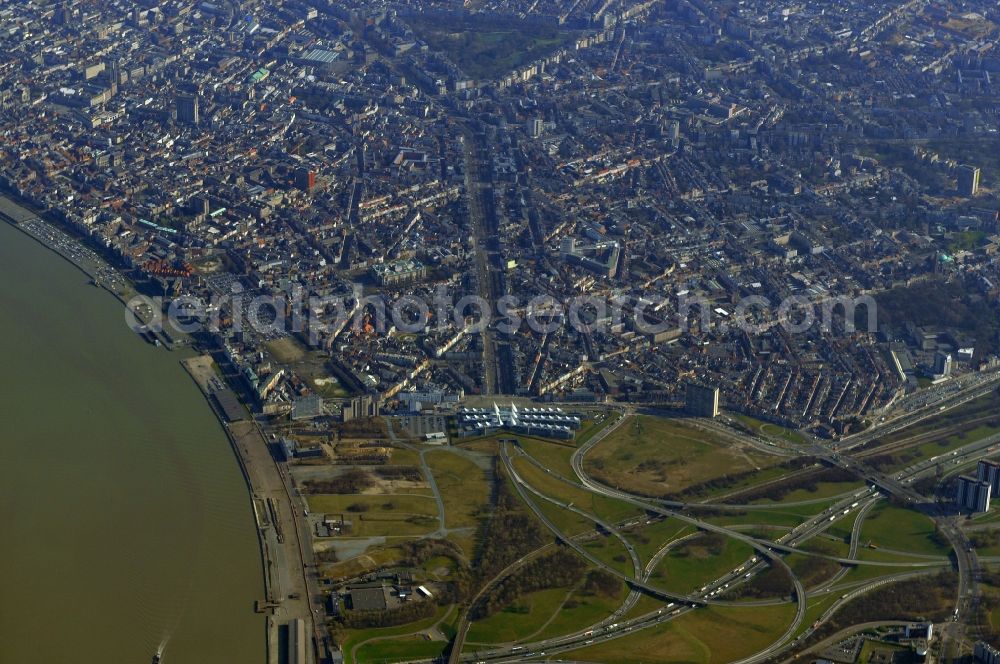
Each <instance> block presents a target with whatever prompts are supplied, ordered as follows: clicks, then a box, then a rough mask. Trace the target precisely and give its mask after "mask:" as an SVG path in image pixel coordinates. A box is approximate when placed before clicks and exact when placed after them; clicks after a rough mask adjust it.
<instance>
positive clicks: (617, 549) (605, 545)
mask: <svg viewBox="0 0 1000 664" xmlns="http://www.w3.org/2000/svg"><path fill="white" fill-rule="evenodd" d="M583 548H585V549H586V550H587V551H589V552H590V553H591V554H592V555H594V556H595V557H596V558H597V559H598V560H600V561H601V562H603V563H604V564H605V565H607V566H609V567H613V568H615V569H616V570H618V571H619V572H621V573H622V574H626V575H628V576H633V575H634V574H635V571H634V570H633V568H632V558H631V557H629V555H628V551H626V550H625V545H624V544H622V542H621V540H619V539H618V538H617V537H615V536H614V535H608V536H607V537H604V536H598V537H597V538H596V539H593V540H588V541H586V542H584V543H583Z"/></svg>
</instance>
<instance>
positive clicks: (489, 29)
mask: <svg viewBox="0 0 1000 664" xmlns="http://www.w3.org/2000/svg"><path fill="white" fill-rule="evenodd" d="M406 20H407V23H409V25H410V27H411V28H412V29H413V31H414V32H415V33H416V34H417V36H418V37H419V38H420V39H422V40H424V41H426V42H427V44H428V45H429V46H430V47H431V48H432V49H434V50H435V51H441V52H443V53H444V54H446V55H448V56H449V57H450V58H451V59H452V60H453V61H454V62H457V63H461V67H462V70H463V71H464V72H465V73H466V74H468V75H469V76H471V77H472V78H474V79H492V78H497V77H499V76H503V75H505V74H507V73H509V72H511V71H512V70H514V69H516V68H517V67H520V66H522V65H524V64H527V63H529V62H532V61H534V60H537V59H539V58H542V57H544V56H545V55H547V54H549V53H551V52H553V51H555V50H557V49H558V48H559V47H561V46H564V45H566V44H568V43H570V42H571V41H572V40H573V39H574V38H575V33H573V32H570V31H567V30H562V29H558V28H555V27H552V28H549V27H543V26H528V25H526V24H524V23H517V24H513V23H512V24H509V25H508V24H498V23H497V22H496V20H492V21H487V20H481V19H478V17H476V16H475V15H469V16H467V17H463V18H462V19H455V18H451V17H446V16H441V15H434V16H431V15H427V16H420V17H416V16H409V17H407V19H406Z"/></svg>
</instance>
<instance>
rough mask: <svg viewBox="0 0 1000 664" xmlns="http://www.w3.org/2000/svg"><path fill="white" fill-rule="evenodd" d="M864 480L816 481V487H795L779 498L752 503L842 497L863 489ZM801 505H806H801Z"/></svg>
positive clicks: (765, 503) (764, 503)
mask: <svg viewBox="0 0 1000 664" xmlns="http://www.w3.org/2000/svg"><path fill="white" fill-rule="evenodd" d="M864 487H865V483H864V482H817V483H816V489H815V490H814V491H810V490H809V489H796V490H795V491H791V492H789V493H787V494H786V495H785V496H783V497H782V498H781V499H780V500H771V499H770V498H762V499H760V500H755V501H753V503H752V504H754V505H783V504H788V503H796V502H802V501H806V500H820V499H824V498H835V497H843V496H844V495H845V494H847V493H851V492H854V491H857V490H858V489H863V488H864ZM802 507H806V506H805V505H802Z"/></svg>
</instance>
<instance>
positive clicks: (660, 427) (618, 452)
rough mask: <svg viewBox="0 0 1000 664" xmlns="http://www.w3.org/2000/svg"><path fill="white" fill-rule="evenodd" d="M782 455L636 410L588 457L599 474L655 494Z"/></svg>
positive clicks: (765, 464) (608, 480)
mask: <svg viewBox="0 0 1000 664" xmlns="http://www.w3.org/2000/svg"><path fill="white" fill-rule="evenodd" d="M780 461H781V459H780V458H778V457H776V456H771V455H766V454H763V453H761V452H758V451H756V450H754V449H752V448H750V447H745V448H740V447H738V446H736V445H733V444H731V443H728V442H725V443H724V442H722V441H719V440H713V438H712V436H711V434H709V433H707V432H703V431H700V430H697V429H693V428H691V427H688V426H685V425H684V424H682V423H680V422H679V421H677V420H673V419H667V418H659V417H653V416H649V415H633V416H630V417H629V419H628V421H626V422H624V423H623V424H622V425H621V426H619V427H618V428H617V429H616V430H615V431H613V432H612V433H610V434H608V436H607V437H606V438H604V439H603V440H602V441H601V442H600V443H598V444H597V445H596V446H595V447H594V448H593V449H592V450H591V451H590V453H589V454H588V455H587V457H586V458H585V460H584V463H585V464H586V469H587V471H588V473H590V474H591V475H592V476H594V477H595V478H598V479H600V480H601V481H603V482H604V483H606V484H608V485H610V486H621V487H628V488H629V489H630V490H631V491H633V492H636V493H642V494H646V495H651V496H657V495H664V494H668V493H677V492H679V491H683V490H684V489H686V488H688V487H691V486H695V485H699V484H703V483H705V482H709V481H711V480H718V479H720V478H723V477H725V476H727V475H734V474H737V473H742V472H745V471H748V470H760V469H763V468H767V467H769V466H775V465H777V464H778V463H780Z"/></svg>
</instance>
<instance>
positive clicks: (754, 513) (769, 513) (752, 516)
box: [704, 503, 827, 528]
mask: <svg viewBox="0 0 1000 664" xmlns="http://www.w3.org/2000/svg"><path fill="white" fill-rule="evenodd" d="M803 507H813V506H811V505H810V506H803ZM826 508H827V505H826V504H825V503H819V504H818V508H817V509H816V512H822V511H823V510H824V509H826ZM812 515H813V513H806V514H803V513H802V512H801V511H799V509H798V508H795V509H785V508H781V509H777V508H776V509H767V510H748V511H746V512H744V513H742V514H740V513H733V514H721V515H718V516H710V517H706V518H705V519H704V520H705V521H707V522H709V523H714V524H716V525H719V526H778V527H785V528H794V527H795V526H797V525H799V524H801V523H802V522H804V521H805V520H806V519H808V518H809V517H810V516H812Z"/></svg>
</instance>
